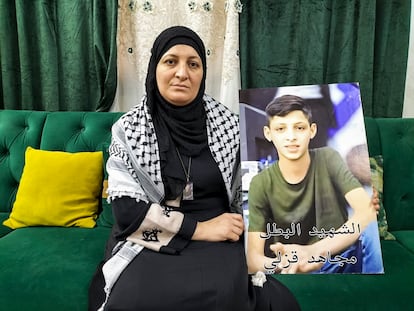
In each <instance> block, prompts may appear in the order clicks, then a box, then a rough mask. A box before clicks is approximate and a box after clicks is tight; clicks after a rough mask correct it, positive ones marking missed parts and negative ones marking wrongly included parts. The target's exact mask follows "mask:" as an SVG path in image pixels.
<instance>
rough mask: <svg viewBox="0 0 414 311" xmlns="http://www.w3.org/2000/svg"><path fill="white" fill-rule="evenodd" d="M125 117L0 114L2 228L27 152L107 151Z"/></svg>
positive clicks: (0, 201) (92, 114) (109, 115)
mask: <svg viewBox="0 0 414 311" xmlns="http://www.w3.org/2000/svg"><path fill="white" fill-rule="evenodd" d="M122 114H123V113H120V112H118V113H115V112H114V113H108V112H67V111H65V112H63V111H62V112H44V111H27V110H0V224H1V223H2V222H3V220H4V219H6V218H7V217H8V215H9V213H10V211H11V209H12V207H13V203H14V200H15V197H16V192H17V188H18V186H19V181H20V177H21V174H22V171H23V167H24V155H25V151H26V148H27V147H28V146H31V147H33V148H36V149H43V150H59V151H67V152H80V151H105V150H104V148H106V147H107V146H108V145H109V143H110V140H111V127H112V124H113V123H114V122H115V121H116V120H117V119H118V118H119V117H120V116H121V115H122Z"/></svg>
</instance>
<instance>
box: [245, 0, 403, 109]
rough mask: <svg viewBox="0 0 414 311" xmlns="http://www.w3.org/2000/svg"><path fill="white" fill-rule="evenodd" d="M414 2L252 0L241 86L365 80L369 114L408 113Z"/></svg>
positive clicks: (247, 8) (364, 96) (365, 105)
mask: <svg viewBox="0 0 414 311" xmlns="http://www.w3.org/2000/svg"><path fill="white" fill-rule="evenodd" d="M410 9H411V3H410V1H407V0H313V1H312V0H290V1H285V0H262V1H255V0H245V1H243V12H242V14H241V16H240V57H241V78H242V88H243V89H247V88H262V87H275V86H287V85H302V84H325V83H338V82H359V83H360V88H361V98H362V102H363V109H364V115H365V116H372V117H401V116H402V109H403V101H404V89H405V75H406V66H407V56H408V43H409V29H410Z"/></svg>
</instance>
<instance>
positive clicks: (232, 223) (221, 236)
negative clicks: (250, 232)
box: [192, 213, 244, 242]
mask: <svg viewBox="0 0 414 311" xmlns="http://www.w3.org/2000/svg"><path fill="white" fill-rule="evenodd" d="M243 230H244V222H243V217H242V215H240V214H235V213H224V214H221V215H219V216H217V217H214V218H212V219H210V220H206V221H202V222H198V223H197V227H196V229H195V231H194V234H193V237H192V239H193V240H199V241H210V242H221V241H227V240H228V241H233V242H235V241H238V240H239V239H240V236H241V235H242V234H243Z"/></svg>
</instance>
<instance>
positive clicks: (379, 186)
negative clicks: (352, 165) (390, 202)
mask: <svg viewBox="0 0 414 311" xmlns="http://www.w3.org/2000/svg"><path fill="white" fill-rule="evenodd" d="M369 164H370V167H371V180H372V186H373V187H374V188H375V189H376V190H377V191H378V199H379V203H380V209H379V211H378V216H377V218H378V229H379V235H380V237H381V238H382V239H384V240H395V237H394V236H393V235H392V234H391V233H390V232H389V231H388V223H387V216H386V213H385V208H384V204H383V200H382V198H383V174H384V169H383V159H382V155H377V156H373V157H370V158H369Z"/></svg>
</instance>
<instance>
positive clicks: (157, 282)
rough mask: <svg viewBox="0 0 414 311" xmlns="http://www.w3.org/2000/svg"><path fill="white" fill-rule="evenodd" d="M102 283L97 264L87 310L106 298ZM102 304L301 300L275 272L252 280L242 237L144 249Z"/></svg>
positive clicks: (218, 308) (229, 306) (155, 309)
mask: <svg viewBox="0 0 414 311" xmlns="http://www.w3.org/2000/svg"><path fill="white" fill-rule="evenodd" d="M235 258H236V259H238V260H235ZM103 287H104V281H103V276H102V272H101V268H98V270H97V273H96V275H95V277H94V279H93V282H92V284H91V288H90V293H89V296H90V301H89V302H90V310H97V309H98V308H99V307H100V306H101V304H102V302H103V301H104V293H103ZM105 310H142V311H144V310H151V311H161V310H162V311H164V310H180V311H187V310H188V311H190V310H191V311H194V310H200V311H203V310H208V311H210V310H211V311H233V310H234V311H236V310H237V311H253V310H258V311H262V310H263V311H265V310H266V311H270V310H299V306H298V305H297V303H296V300H295V298H294V297H293V295H292V294H291V293H290V291H289V290H288V289H287V288H286V287H285V286H284V285H282V284H281V283H280V282H278V281H277V280H275V279H274V278H273V277H268V281H267V282H265V284H264V287H263V288H262V287H257V286H253V285H252V283H251V282H250V279H249V276H248V274H247V267H246V260H245V254H244V248H243V244H242V243H232V242H221V243H217V242H214V243H213V242H199V241H192V242H191V243H190V244H189V245H188V247H187V248H185V249H184V250H183V251H182V252H181V254H180V255H168V254H162V253H157V252H154V251H151V250H147V249H144V250H143V251H142V252H141V253H140V254H139V255H138V256H137V257H135V259H134V260H133V261H132V262H131V263H130V264H129V266H128V267H127V268H126V269H125V270H124V271H123V273H122V274H121V276H120V277H119V279H118V281H117V282H116V284H115V285H114V287H113V289H112V292H111V294H110V297H109V300H108V302H107V304H106V306H105Z"/></svg>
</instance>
